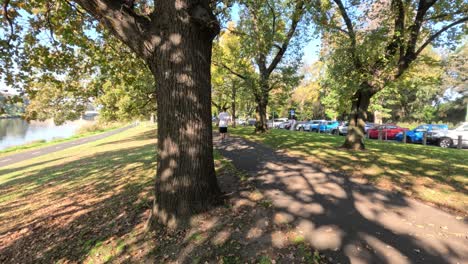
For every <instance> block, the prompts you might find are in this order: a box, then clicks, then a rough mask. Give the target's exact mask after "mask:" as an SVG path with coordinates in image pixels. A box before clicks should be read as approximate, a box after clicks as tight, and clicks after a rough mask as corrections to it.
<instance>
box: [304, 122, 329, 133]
mask: <svg viewBox="0 0 468 264" xmlns="http://www.w3.org/2000/svg"><path fill="white" fill-rule="evenodd" d="M326 121H327V120H310V121H309V122H307V123H305V124H304V131H309V132H315V131H318V126H319V125H320V123H322V122H326Z"/></svg>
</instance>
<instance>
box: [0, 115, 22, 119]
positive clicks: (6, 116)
mask: <svg viewBox="0 0 468 264" xmlns="http://www.w3.org/2000/svg"><path fill="white" fill-rule="evenodd" d="M15 118H21V116H20V115H0V119H15Z"/></svg>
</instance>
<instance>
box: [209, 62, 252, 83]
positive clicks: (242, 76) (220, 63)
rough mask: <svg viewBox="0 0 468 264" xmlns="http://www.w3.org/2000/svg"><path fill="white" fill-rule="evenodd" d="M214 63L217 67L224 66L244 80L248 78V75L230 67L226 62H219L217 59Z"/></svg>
mask: <svg viewBox="0 0 468 264" xmlns="http://www.w3.org/2000/svg"><path fill="white" fill-rule="evenodd" d="M212 63H213V65H215V66H217V67H222V68H224V69H226V70H228V71H229V72H230V73H232V74H234V75H235V76H237V77H239V78H241V79H242V80H246V79H247V77H246V76H244V75H242V74H240V73H238V72H236V71H234V70H233V69H231V68H230V67H228V66H227V65H226V64H224V63H222V62H219V63H218V62H216V61H212Z"/></svg>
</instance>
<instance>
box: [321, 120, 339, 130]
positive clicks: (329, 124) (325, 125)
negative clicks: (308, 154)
mask: <svg viewBox="0 0 468 264" xmlns="http://www.w3.org/2000/svg"><path fill="white" fill-rule="evenodd" d="M339 125H340V122H338V121H325V122H322V123H320V124H319V125H318V130H317V132H320V133H331V132H332V130H334V129H336V128H338V126H339Z"/></svg>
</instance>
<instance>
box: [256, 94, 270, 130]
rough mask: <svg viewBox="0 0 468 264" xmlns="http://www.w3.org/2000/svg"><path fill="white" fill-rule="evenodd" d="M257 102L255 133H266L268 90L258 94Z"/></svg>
mask: <svg viewBox="0 0 468 264" xmlns="http://www.w3.org/2000/svg"><path fill="white" fill-rule="evenodd" d="M255 102H256V103H257V106H256V108H255V110H256V111H255V112H256V116H255V117H256V121H255V133H265V132H267V131H268V124H267V121H268V119H267V105H268V92H266V93H261V94H256V95H255Z"/></svg>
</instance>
